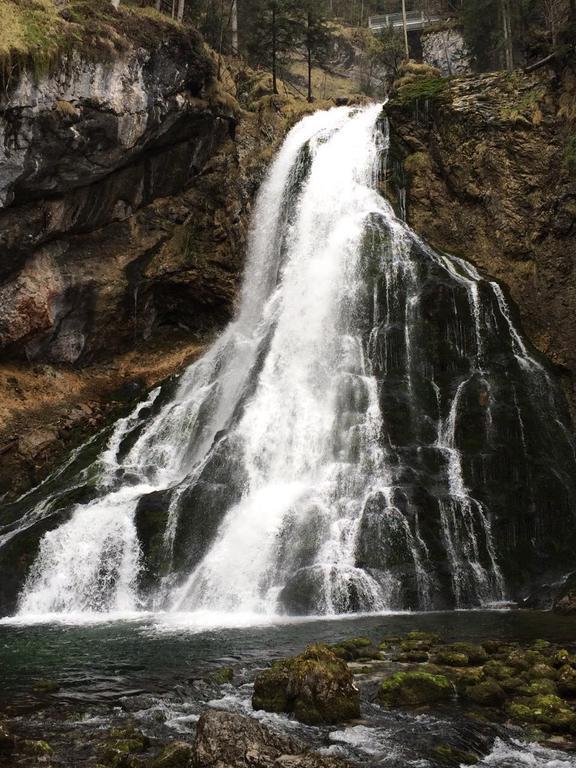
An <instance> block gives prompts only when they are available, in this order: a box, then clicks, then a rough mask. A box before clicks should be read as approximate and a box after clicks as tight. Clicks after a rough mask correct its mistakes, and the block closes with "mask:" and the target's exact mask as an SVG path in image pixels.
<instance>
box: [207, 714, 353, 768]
mask: <svg viewBox="0 0 576 768" xmlns="http://www.w3.org/2000/svg"><path fill="white" fill-rule="evenodd" d="M194 759H195V762H194V765H196V766H202V768H345V766H347V765H348V764H347V763H345V762H343V761H341V760H336V759H334V758H330V757H323V756H321V755H316V754H314V753H309V752H307V751H306V749H305V747H304V745H303V744H301V743H299V742H298V741H296V740H294V739H290V738H287V737H286V736H280V735H278V734H276V733H273V732H272V731H271V730H269V729H268V728H266V727H265V726H263V725H261V724H260V723H258V722H257V721H255V720H252V719H251V718H249V717H244V716H242V715H236V714H231V713H228V712H217V711H215V712H206V713H205V714H203V715H202V717H201V718H200V720H199V722H198V728H197V731H196V739H195V741H194Z"/></svg>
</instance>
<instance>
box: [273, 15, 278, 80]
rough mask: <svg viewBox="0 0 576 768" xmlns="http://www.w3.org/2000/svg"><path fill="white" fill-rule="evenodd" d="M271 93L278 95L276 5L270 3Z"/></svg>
mask: <svg viewBox="0 0 576 768" xmlns="http://www.w3.org/2000/svg"><path fill="white" fill-rule="evenodd" d="M272 93H278V82H277V77H276V3H272Z"/></svg>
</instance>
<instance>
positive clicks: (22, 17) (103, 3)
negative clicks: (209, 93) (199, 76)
mask: <svg viewBox="0 0 576 768" xmlns="http://www.w3.org/2000/svg"><path fill="white" fill-rule="evenodd" d="M0 17H1V18H2V22H3V24H2V29H1V30H0V81H1V82H0V85H1V86H2V88H3V90H5V91H6V90H9V89H10V88H11V87H13V86H14V85H15V84H16V82H17V80H18V78H19V76H20V74H21V73H22V71H24V70H26V71H28V72H30V73H31V74H32V75H33V77H34V78H35V79H38V78H40V77H42V76H43V75H46V74H48V73H49V72H51V71H53V70H54V69H56V68H59V67H62V64H63V61H64V59H65V57H66V56H67V54H70V53H71V52H72V51H80V52H81V54H82V57H83V58H85V59H88V60H99V61H100V60H111V59H113V58H116V57H117V56H118V55H121V54H122V53H123V52H125V51H126V50H127V49H128V48H129V47H130V46H131V45H133V46H134V47H140V48H144V49H147V50H155V49H156V48H157V47H158V46H159V45H161V44H162V43H163V42H164V43H169V44H176V45H178V46H180V47H182V48H185V49H186V50H187V52H188V55H189V57H190V59H191V60H194V59H195V60H197V61H198V63H199V65H200V64H201V65H202V71H204V70H206V69H207V68H209V69H210V72H212V71H213V65H212V64H211V62H210V61H209V60H208V57H207V56H206V55H205V54H204V51H203V48H202V42H201V39H200V37H199V36H198V35H196V33H194V32H193V31H192V30H190V29H185V28H184V27H182V25H179V24H175V23H174V22H173V21H172V20H171V19H169V18H168V17H166V16H162V15H160V14H154V13H150V12H149V11H148V10H145V9H142V8H140V7H138V6H136V5H134V6H132V5H128V4H126V3H122V4H121V6H120V8H119V9H118V10H115V9H114V7H113V6H112V4H111V3H110V1H109V0H69V2H67V3H66V5H65V6H64V7H63V8H59V7H58V6H56V4H55V3H54V2H52V0H18V1H17V0H0Z"/></svg>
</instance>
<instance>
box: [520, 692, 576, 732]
mask: <svg viewBox="0 0 576 768" xmlns="http://www.w3.org/2000/svg"><path fill="white" fill-rule="evenodd" d="M506 711H507V712H508V714H509V715H510V717H511V718H513V719H514V720H518V721H520V722H523V723H533V724H536V725H538V726H540V727H544V728H545V729H546V730H549V731H553V732H560V733H562V732H566V731H571V732H575V731H576V713H575V712H574V710H572V709H571V708H570V707H569V706H568V705H567V704H566V702H564V701H562V699H561V698H560V697H559V696H555V695H553V694H546V695H543V696H533V697H524V698H517V699H514V700H513V701H511V702H509V704H508V706H507V708H506Z"/></svg>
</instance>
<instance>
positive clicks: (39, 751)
mask: <svg viewBox="0 0 576 768" xmlns="http://www.w3.org/2000/svg"><path fill="white" fill-rule="evenodd" d="M20 748H21V750H22V751H23V752H25V753H26V754H27V755H36V757H46V756H48V755H51V754H52V753H53V752H54V750H53V749H52V747H51V746H50V744H48V742H47V741H42V740H38V741H31V740H28V739H25V740H24V741H22V742H21V743H20Z"/></svg>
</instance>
